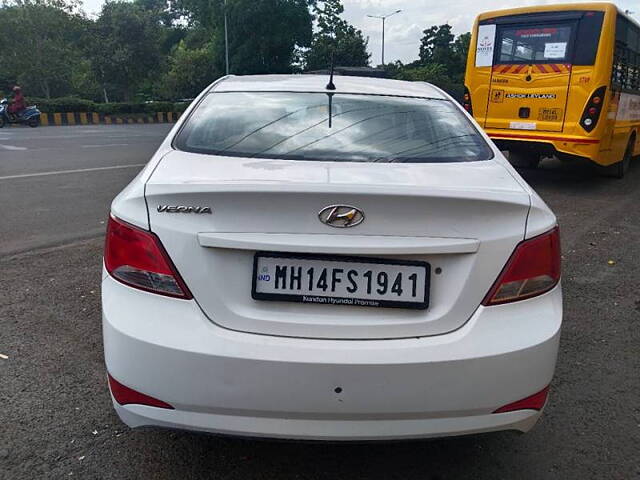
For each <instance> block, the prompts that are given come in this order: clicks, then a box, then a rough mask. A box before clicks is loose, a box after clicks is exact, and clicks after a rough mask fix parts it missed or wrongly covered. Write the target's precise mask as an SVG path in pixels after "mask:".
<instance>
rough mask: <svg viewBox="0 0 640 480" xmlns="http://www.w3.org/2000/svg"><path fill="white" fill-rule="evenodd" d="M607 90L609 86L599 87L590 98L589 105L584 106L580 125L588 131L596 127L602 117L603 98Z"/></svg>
mask: <svg viewBox="0 0 640 480" xmlns="http://www.w3.org/2000/svg"><path fill="white" fill-rule="evenodd" d="M606 90H607V87H600V88H598V89H597V90H596V91H595V92H593V94H592V95H591V97H590V98H589V102H588V103H587V106H586V107H584V112H583V113H582V118H580V125H581V126H582V128H584V129H585V130H586V131H587V132H590V131H591V130H593V129H594V128H596V124H597V123H598V119H599V118H600V111H601V110H602V99H603V98H604V94H605V92H606Z"/></svg>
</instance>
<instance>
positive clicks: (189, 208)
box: [158, 205, 212, 213]
mask: <svg viewBox="0 0 640 480" xmlns="http://www.w3.org/2000/svg"><path fill="white" fill-rule="evenodd" d="M158 213H212V212H211V207H199V206H193V205H158Z"/></svg>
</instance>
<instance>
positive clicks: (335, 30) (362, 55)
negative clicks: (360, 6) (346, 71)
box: [302, 0, 371, 70]
mask: <svg viewBox="0 0 640 480" xmlns="http://www.w3.org/2000/svg"><path fill="white" fill-rule="evenodd" d="M313 11H314V14H315V16H316V21H317V31H316V32H315V33H314V35H313V39H312V41H311V48H310V49H309V50H308V51H306V52H304V54H303V55H302V57H303V60H304V63H305V68H306V69H307V70H318V69H323V68H327V67H328V66H329V65H330V64H331V59H332V58H333V62H334V65H340V66H349V67H366V66H368V65H369V58H370V57H371V54H370V53H369V52H367V44H368V40H367V39H365V38H364V36H363V35H362V31H360V30H358V29H356V28H355V27H354V26H353V25H351V24H350V23H349V22H347V21H346V20H344V19H343V18H341V17H340V15H341V14H342V13H343V12H344V7H343V6H342V2H341V1H340V0H325V1H321V2H317V3H316V4H315V5H314V6H313Z"/></svg>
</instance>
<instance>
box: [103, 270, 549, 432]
mask: <svg viewBox="0 0 640 480" xmlns="http://www.w3.org/2000/svg"><path fill="white" fill-rule="evenodd" d="M102 289H103V330H104V346H105V358H106V365H107V369H108V371H109V372H110V373H111V375H112V376H113V377H114V378H115V379H117V380H118V381H119V382H121V383H122V384H124V385H126V386H128V387H130V388H133V389H135V390H137V391H139V392H142V393H145V394H147V395H150V396H152V397H155V398H158V399H160V400H162V401H164V402H167V403H169V404H171V405H172V406H174V407H175V410H168V409H161V408H154V407H148V406H143V405H125V406H121V405H118V404H117V403H116V402H114V405H115V408H116V411H117V412H118V414H119V416H120V418H121V419H122V420H123V421H124V422H125V423H127V424H128V425H129V426H131V427H140V426H145V425H151V426H161V427H171V428H182V429H189V430H201V431H207V432H214V433H224V434H236V435H243V436H255V437H279V438H303V439H324V440H373V439H402V438H424V437H433V436H446V435H462V434H469V433H479V432H488V431H496V430H510V429H513V430H520V431H527V430H528V429H530V428H531V427H532V426H533V425H534V423H535V422H536V420H537V419H538V417H539V415H540V412H538V411H535V410H521V411H516V412H510V413H501V414H492V413H491V412H493V411H494V410H496V409H497V408H498V407H500V406H502V405H505V404H508V403H511V402H514V401H516V400H519V399H521V398H524V397H527V396H529V395H531V394H533V393H536V392H538V391H540V390H541V389H542V388H544V387H545V386H546V385H548V384H549V383H550V381H551V378H552V376H553V371H554V367H555V361H556V354H557V349H558V341H559V335H560V324H561V318H562V298H561V291H560V287H559V286H558V287H557V288H556V289H554V290H552V291H551V292H549V293H547V294H545V295H543V296H540V297H537V298H535V299H530V300H526V301H523V302H519V303H517V304H512V305H502V306H495V307H490V308H483V307H481V308H479V309H478V311H477V312H476V313H475V314H474V316H473V317H472V319H471V320H470V321H469V322H467V324H465V325H464V326H463V327H462V328H460V329H459V330H457V331H455V332H452V333H450V334H447V335H441V336H434V337H423V338H413V339H399V340H370V341H353V340H306V339H294V338H280V337H270V336H264V335H253V334H246V333H239V332H233V331H230V330H226V329H223V328H220V327H219V326H217V325H215V324H213V323H212V322H211V321H209V320H208V319H207V318H206V317H205V316H204V315H203V314H202V312H201V310H200V308H199V307H198V305H197V304H196V303H195V302H194V301H185V300H177V299H172V298H165V297H161V296H157V295H153V294H149V293H146V292H141V291H137V290H134V289H132V288H129V287H126V286H124V285H121V284H120V283H118V282H116V281H115V280H113V279H112V278H111V277H109V276H106V277H105V278H104V280H103V285H102Z"/></svg>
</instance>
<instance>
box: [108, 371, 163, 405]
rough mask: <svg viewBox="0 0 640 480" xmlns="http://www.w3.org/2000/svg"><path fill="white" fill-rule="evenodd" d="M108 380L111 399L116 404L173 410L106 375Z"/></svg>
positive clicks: (160, 401)
mask: <svg viewBox="0 0 640 480" xmlns="http://www.w3.org/2000/svg"><path fill="white" fill-rule="evenodd" d="M108 378H109V389H110V390H111V394H112V395H113V398H115V400H116V402H118V403H119V404H120V405H129V404H132V403H134V404H137V405H148V406H150V407H157V408H168V409H170V410H174V408H173V407H172V406H171V405H169V404H168V403H166V402H163V401H162V400H158V399H157V398H153V397H150V396H149V395H145V394H144V393H140V392H137V391H135V390H134V389H132V388H129V387H127V386H125V385H123V384H121V383H120V382H118V381H117V380H116V379H115V378H113V377H112V376H111V374H108Z"/></svg>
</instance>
